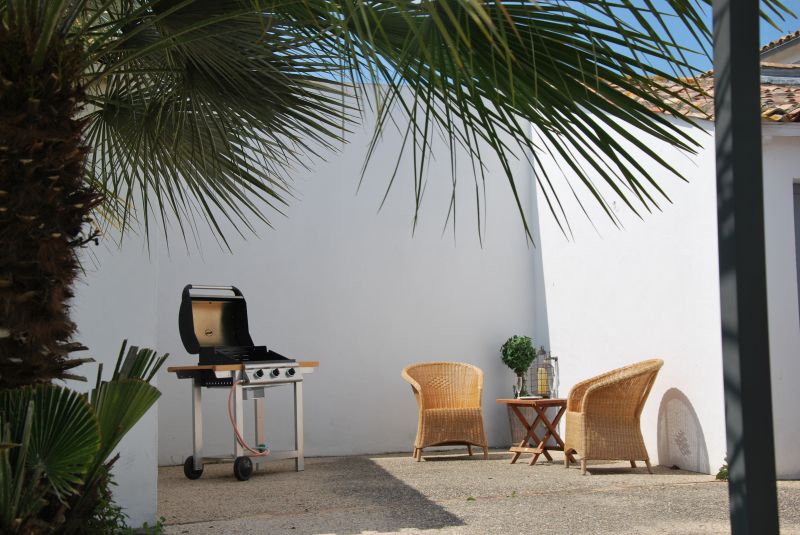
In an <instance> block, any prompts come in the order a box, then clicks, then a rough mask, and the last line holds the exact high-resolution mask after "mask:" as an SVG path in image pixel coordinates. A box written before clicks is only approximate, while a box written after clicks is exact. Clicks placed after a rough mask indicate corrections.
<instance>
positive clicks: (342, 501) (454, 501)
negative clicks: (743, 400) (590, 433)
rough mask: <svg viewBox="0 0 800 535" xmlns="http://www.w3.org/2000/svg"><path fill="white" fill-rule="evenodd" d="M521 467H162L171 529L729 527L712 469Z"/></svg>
mask: <svg viewBox="0 0 800 535" xmlns="http://www.w3.org/2000/svg"><path fill="white" fill-rule="evenodd" d="M523 461H524V459H520V461H519V462H518V463H517V464H515V465H512V464H510V463H509V455H508V454H507V453H506V452H500V451H494V452H492V454H491V455H490V459H489V460H488V461H484V460H482V457H481V456H480V455H475V456H474V457H472V458H470V457H468V456H466V455H465V454H462V453H461V451H455V452H454V451H449V452H442V453H436V454H434V455H432V456H427V460H426V461H425V462H421V463H417V462H414V460H413V459H412V458H411V455H410V453H409V454H396V455H373V456H354V457H323V458H314V459H306V470H305V471H304V472H300V473H297V472H294V470H293V467H294V463H293V462H292V461H276V462H274V463H269V464H267V465H265V466H264V467H263V468H262V469H261V471H260V472H256V473H254V474H253V476H252V477H251V479H250V480H249V481H246V482H239V481H237V480H236V479H235V478H234V477H233V471H232V466H231V465H230V464H221V465H207V466H206V468H205V472H204V473H203V476H202V477H201V478H200V479H198V480H196V481H190V480H188V479H186V478H185V477H184V476H183V471H182V468H181V467H166V468H161V469H160V471H159V479H158V508H159V514H160V515H162V516H164V517H165V518H166V523H167V529H166V531H167V533H170V534H193V535H194V534H197V535H206V534H217V533H224V534H270V535H273V534H284V533H285V534H298V535H299V534H309V535H312V534H314V535H319V534H337V535H338V534H341V535H350V534H371V533H402V534H432V533H443V534H448V535H449V534H459V535H461V534H464V535H466V534H476V535H477V534H495V533H496V534H517V533H519V534H523V533H524V534H530V533H535V534H537V535H550V534H553V535H555V534H558V535H579V534H581V535H583V534H594V533H609V534H620V535H622V534H625V535H629V534H666V533H670V534H671V533H675V534H681V535H684V534H686V535H688V534H710V533H714V534H717V533H730V527H729V524H728V497H727V485H726V484H724V483H721V482H718V481H715V480H714V478H713V477H712V476H708V475H702V474H696V473H692V472H684V471H681V470H671V469H669V468H666V467H655V468H654V472H655V473H654V474H653V475H650V474H648V473H647V471H646V470H645V469H644V468H643V467H641V468H637V469H631V468H630V467H629V465H628V463H627V462H626V463H607V464H590V465H589V471H590V473H591V475H587V476H582V475H581V473H580V469H579V468H577V467H571V468H570V469H569V470H565V469H564V464H563V462H562V460H561V457H560V456H557V457H556V459H555V461H554V462H553V463H542V462H540V463H538V464H536V465H535V466H528V464H527V462H523ZM779 499H780V520H781V532H782V533H789V534H797V535H800V482H798V481H790V482H781V483H780V484H779Z"/></svg>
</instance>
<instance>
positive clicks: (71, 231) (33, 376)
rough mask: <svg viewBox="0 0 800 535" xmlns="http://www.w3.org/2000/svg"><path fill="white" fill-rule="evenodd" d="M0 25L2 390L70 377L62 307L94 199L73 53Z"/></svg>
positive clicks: (69, 327) (68, 333)
mask: <svg viewBox="0 0 800 535" xmlns="http://www.w3.org/2000/svg"><path fill="white" fill-rule="evenodd" d="M35 41H36V39H35V36H34V37H32V36H30V35H24V34H22V33H21V32H19V31H15V30H14V29H13V28H12V29H7V28H3V27H0V77H1V78H0V389H4V388H13V387H16V386H19V385H24V384H32V383H43V382H49V381H51V380H53V379H64V378H70V377H73V376H72V375H71V374H70V373H68V370H69V369H70V368H72V367H74V366H76V365H78V364H80V363H81V362H84V361H85V359H72V360H71V359H69V353H71V352H73V351H76V350H82V349H85V348H84V347H83V346H81V344H79V343H76V342H73V341H72V336H73V333H74V331H75V324H74V323H73V322H72V321H71V320H70V318H69V300H70V298H71V297H72V295H73V294H72V287H73V283H74V281H75V277H76V275H77V273H78V270H79V268H80V266H79V262H78V258H77V255H76V253H77V247H78V246H80V245H83V244H84V243H85V242H86V239H87V238H90V237H93V236H86V235H85V230H86V229H87V228H88V227H87V223H89V221H90V219H89V214H90V212H91V210H92V209H93V208H94V207H95V206H96V205H97V203H98V202H99V200H100V199H99V196H98V195H97V194H96V193H95V192H93V191H92V190H91V189H90V188H88V187H87V186H86V184H85V182H84V180H83V173H84V165H85V158H86V150H87V149H86V147H85V145H84V144H83V142H82V139H81V133H82V128H83V122H82V120H81V119H80V118H79V117H78V114H79V113H80V110H81V103H82V101H83V92H82V90H81V87H80V84H79V82H80V75H81V70H80V59H81V50H80V49H79V48H77V47H74V46H65V45H64V44H63V42H60V41H57V40H56V41H54V42H53V43H52V45H51V46H50V47H49V50H48V52H47V54H46V58H45V60H44V65H43V66H42V67H41V68H39V69H34V68H33V66H32V63H33V62H32V57H33V47H34V44H33V43H35Z"/></svg>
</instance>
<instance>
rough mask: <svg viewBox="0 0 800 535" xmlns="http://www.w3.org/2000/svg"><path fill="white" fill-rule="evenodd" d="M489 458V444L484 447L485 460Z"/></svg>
mask: <svg viewBox="0 0 800 535" xmlns="http://www.w3.org/2000/svg"><path fill="white" fill-rule="evenodd" d="M488 459H489V446H484V447H483V460H484V461H486V460H488Z"/></svg>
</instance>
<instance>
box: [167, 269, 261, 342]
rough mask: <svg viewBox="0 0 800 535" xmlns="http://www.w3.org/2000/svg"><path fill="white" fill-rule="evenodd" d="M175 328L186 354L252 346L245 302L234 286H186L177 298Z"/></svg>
mask: <svg viewBox="0 0 800 535" xmlns="http://www.w3.org/2000/svg"><path fill="white" fill-rule="evenodd" d="M212 292H216V293H212ZM178 327H179V329H180V334H181V341H182V342H183V347H184V348H186V351H187V352H189V353H190V354H195V355H196V354H198V353H200V350H201V348H214V347H217V348H218V347H240V348H241V347H252V346H253V339H252V338H251V337H250V332H249V330H248V325H247V303H246V302H245V300H244V296H243V295H242V292H241V291H240V290H239V289H238V288H237V287H235V286H204V285H193V284H187V285H186V286H185V287H184V288H183V294H182V295H181V307H180V311H179V313H178Z"/></svg>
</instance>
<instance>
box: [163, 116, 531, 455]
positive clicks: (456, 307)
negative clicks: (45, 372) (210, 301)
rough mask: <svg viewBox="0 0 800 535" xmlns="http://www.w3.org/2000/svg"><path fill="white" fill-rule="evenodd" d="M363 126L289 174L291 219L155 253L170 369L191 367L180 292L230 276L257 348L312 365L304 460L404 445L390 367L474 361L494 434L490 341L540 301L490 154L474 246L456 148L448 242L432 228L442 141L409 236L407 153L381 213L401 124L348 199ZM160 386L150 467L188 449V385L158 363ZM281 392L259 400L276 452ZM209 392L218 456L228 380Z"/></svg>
mask: <svg viewBox="0 0 800 535" xmlns="http://www.w3.org/2000/svg"><path fill="white" fill-rule="evenodd" d="M370 133H371V132H370V131H364V130H358V131H356V132H355V133H354V134H353V135H352V136H350V143H349V145H347V146H346V147H345V148H344V151H343V152H342V154H340V155H334V156H331V157H330V158H329V160H328V162H326V163H323V164H321V165H317V166H315V167H314V169H313V171H312V172H309V173H306V174H298V175H296V176H295V177H294V178H295V180H296V182H295V186H296V187H297V189H298V191H299V193H300V195H301V198H300V199H299V200H298V201H296V202H294V203H292V206H291V207H290V208H289V210H288V217H287V218H285V219H284V218H280V217H277V218H274V223H275V225H276V230H274V231H269V230H266V229H262V230H261V232H260V237H259V238H250V237H249V238H248V239H247V241H242V240H236V239H234V241H233V242H232V247H233V250H234V252H233V254H230V253H229V252H227V251H224V250H220V249H219V248H218V247H217V246H216V245H214V244H213V243H210V242H209V240H207V239H206V240H205V241H206V245H205V246H204V248H203V250H202V253H201V254H198V253H196V252H192V253H190V254H187V253H185V252H184V251H183V250H178V248H175V249H173V250H172V251H171V252H170V253H169V254H167V253H166V252H165V251H163V250H162V251H161V253H160V257H159V261H160V264H159V288H160V290H159V296H158V306H157V308H156V310H157V313H158V334H157V346H158V347H159V349H161V350H164V351H169V352H170V353H171V354H172V355H173V357H171V359H170V364H171V365H177V364H190V363H195V362H197V357H196V356H188V355H186V354H185V352H184V350H183V347H182V345H181V342H180V339H179V335H178V331H177V313H178V306H179V302H180V292H181V289H182V288H183V286H184V285H185V284H187V283H206V284H234V285H236V286H238V287H239V288H240V289H241V290H242V291H243V293H244V295H245V297H246V299H247V302H248V313H249V318H250V332H251V334H252V336H253V338H254V341H255V342H256V343H258V344H266V345H267V346H268V347H270V348H273V349H275V350H276V351H278V352H280V353H282V354H285V355H288V356H294V357H297V358H299V359H311V360H319V361H320V363H321V365H320V368H319V369H318V370H317V371H316V372H315V373H314V374H313V375H310V376H308V378H307V380H306V382H305V389H304V390H305V424H306V425H305V436H306V444H305V445H306V452H307V454H308V455H337V454H354V453H363V452H371V453H374V452H386V451H406V450H407V451H409V452H410V451H411V447H412V443H413V439H414V434H415V432H416V425H417V423H416V419H417V408H416V405H415V403H414V400H413V397H412V394H411V389H410V387H409V385H408V384H406V383H405V382H404V381H403V380H402V379H401V377H400V371H401V370H402V368H403V367H405V366H407V365H409V364H411V363H414V362H419V361H429V360H455V361H464V362H470V363H473V364H476V365H478V366H479V367H481V368H482V369H483V370H484V372H485V391H484V398H483V399H484V408H485V416H486V425H487V433H488V436H489V440H490V442H491V443H492V444H494V445H501V444H502V445H505V444H507V443H508V440H509V435H508V420H507V417H506V414H505V412H504V411H505V409H504V407H502V406H498V405H497V404H496V403H495V401H494V400H495V399H496V398H498V397H504V396H508V395H510V394H511V385H512V383H513V376H512V374H511V372H510V371H508V370H507V369H506V368H505V367H504V366H503V365H502V363H501V362H500V359H499V347H500V345H501V344H502V343H503V342H504V341H505V340H506V338H507V337H508V336H510V335H512V334H516V333H520V334H531V333H532V330H533V323H534V305H535V302H536V301H535V299H533V295H534V289H533V279H534V277H533V273H534V264H533V262H534V257H535V254H536V250H535V249H534V248H533V247H531V246H529V245H528V244H527V243H526V240H525V237H524V234H523V228H522V225H521V221H520V218H519V215H518V213H517V211H516V209H515V207H514V204H513V198H512V194H511V191H510V188H509V187H508V185H507V182H506V181H505V178H504V176H503V175H502V174H501V171H500V168H499V165H498V164H497V163H496V162H493V161H492V160H491V159H490V158H484V164H485V165H487V173H488V182H487V197H488V199H487V200H488V204H489V206H488V220H487V231H486V239H485V242H484V245H483V248H481V245H480V243H479V241H478V237H477V234H476V214H475V208H474V206H475V200H474V188H475V184H474V182H473V180H472V175H471V169H470V166H469V163H468V161H467V159H465V158H463V157H462V158H460V159H459V161H458V164H457V165H458V170H459V178H460V182H459V187H458V196H459V197H458V212H457V216H458V222H457V240H456V242H455V243H454V240H453V235H452V229H451V228H448V230H447V231H446V232H445V233H444V235H443V234H442V228H443V223H444V220H445V216H446V214H447V207H448V203H449V196H450V188H451V183H450V168H449V161H448V158H447V157H446V152H444V151H441V152H438V153H437V154H438V157H439V160H438V161H436V162H434V164H433V167H432V168H431V169H430V172H429V174H428V181H427V185H426V192H425V198H424V201H423V210H422V213H421V220H420V223H419V225H418V227H417V230H416V234H415V235H414V236H412V216H413V189H412V184H413V182H412V180H411V169H410V167H409V165H410V164H411V160H410V158H408V159H406V161H405V162H404V165H403V166H402V167H401V171H400V173H399V175H398V177H397V179H396V184H395V189H394V190H393V191H392V193H391V194H390V196H389V200H388V201H387V204H386V205H385V206H384V209H383V210H382V211H381V212H380V213H378V212H377V208H378V206H379V203H380V199H381V197H382V195H383V192H384V190H385V187H386V185H387V183H388V177H389V176H390V174H391V172H392V169H393V166H394V162H395V157H396V155H397V150H398V148H399V146H400V141H401V138H400V136H399V135H398V134H394V133H391V134H387V136H386V138H385V139H384V141H383V143H381V145H380V147H379V149H378V152H377V154H376V155H375V157H374V162H375V165H374V166H373V167H372V168H371V169H370V171H369V172H368V175H367V178H366V180H365V182H364V184H363V186H362V188H361V191H360V192H359V193H358V194H356V187H357V184H358V179H359V172H360V166H361V164H362V162H363V157H364V153H365V150H366V146H367V142H368V139H369V135H370ZM484 152H485V151H484ZM462 156H463V155H462ZM516 168H517V170H518V173H517V174H518V176H520V177H521V179H520V186H521V188H522V195H523V196H524V197H523V199H527V198H528V195H529V188H528V185H527V184H526V180H525V178H526V177H527V176H529V175H528V174H527V172H526V171H525V170H524V168H525V166H524V164H522V163H520V164H517V165H516ZM159 385H160V386H161V387H162V389H163V391H164V397H163V398H162V401H161V402H160V404H159V462H161V463H162V464H176V463H182V462H183V460H184V458H185V457H186V456H187V455H189V454H190V453H191V420H190V414H191V413H190V408H191V404H190V391H189V384H188V383H186V382H181V381H178V380H177V379H175V378H174V377H173V376H171V375H169V374H166V373H162V374H161V375H160V376H159ZM281 390H282V391H281ZM290 393H291V390H290V388H282V389H273V391H271V392H270V396H269V397H268V400H267V418H268V425H267V441H268V443H269V445H270V446H271V447H273V448H280V449H282V448H286V447H289V446H290V444H291V440H292V433H291V419H290V418H291V416H290V415H291V411H290ZM204 394H205V395H206V398H205V401H206V403H205V415H206V420H205V426H206V428H205V440H206V451H208V452H209V453H211V452H215V451H216V452H217V453H226V452H228V451H230V449H231V445H232V438H231V430H230V424H229V422H228V420H227V416H226V413H225V410H226V408H225V407H226V396H227V390H216V391H211V392H209V391H206V392H205V393H204ZM245 421H246V422H247V423H248V424H249V422H250V419H249V417H248V418H247V419H246V420H245Z"/></svg>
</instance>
